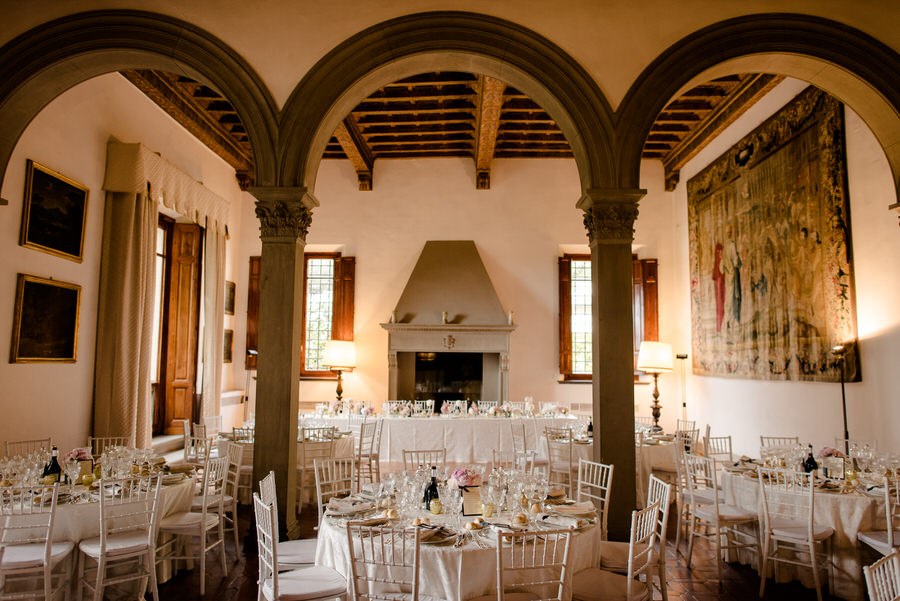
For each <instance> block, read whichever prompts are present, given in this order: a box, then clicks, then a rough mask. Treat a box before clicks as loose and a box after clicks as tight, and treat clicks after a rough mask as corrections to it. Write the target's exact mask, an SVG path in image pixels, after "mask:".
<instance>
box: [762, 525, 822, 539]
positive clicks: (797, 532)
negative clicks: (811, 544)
mask: <svg viewBox="0 0 900 601" xmlns="http://www.w3.org/2000/svg"><path fill="white" fill-rule="evenodd" d="M808 534H809V529H808V527H807V525H806V522H802V521H798V522H797V523H795V524H784V525H780V526H776V527H774V528H772V536H774V537H775V538H779V539H784V540H790V541H805V540H807V538H806V537H807V535H808ZM833 534H834V528H830V527H828V526H819V525H818V524H813V540H815V541H822V540H825V539H826V538H828V537H829V536H831V535H833Z"/></svg>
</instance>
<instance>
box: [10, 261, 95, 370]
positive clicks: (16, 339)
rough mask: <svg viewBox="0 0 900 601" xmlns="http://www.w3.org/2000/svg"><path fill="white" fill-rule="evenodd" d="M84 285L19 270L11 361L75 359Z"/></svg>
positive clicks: (54, 361) (45, 361)
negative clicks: (82, 286) (82, 287)
mask: <svg viewBox="0 0 900 601" xmlns="http://www.w3.org/2000/svg"><path fill="white" fill-rule="evenodd" d="M80 308H81V286H79V285H78V284H70V283H68V282H59V281H56V280H51V279H47V278H41V277H37V276H34V275H26V274H24V273H20V274H18V279H17V282H16V307H15V312H14V313H13V331H12V344H11V345H10V351H9V362H10V363H42V362H43V363H75V361H76V359H77V356H78V316H79V310H80Z"/></svg>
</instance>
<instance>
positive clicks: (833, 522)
mask: <svg viewBox="0 0 900 601" xmlns="http://www.w3.org/2000/svg"><path fill="white" fill-rule="evenodd" d="M720 473H721V474H722V476H721V480H722V487H723V489H724V491H725V501H726V502H727V503H730V504H734V505H737V506H739V507H742V508H744V509H748V510H752V511H757V510H759V509H760V498H759V495H760V491H759V482H758V481H757V480H756V479H753V478H749V477H746V476H744V475H742V474H734V473H730V472H720ZM883 505H884V504H883V503H881V502H879V499H878V498H876V497H871V496H868V495H864V494H846V495H842V494H840V493H836V492H822V493H820V492H819V491H816V495H815V520H816V524H819V525H821V526H830V527H831V528H834V536H833V538H832V550H833V554H834V570H833V574H834V590H833V591H832V594H834V595H836V596H838V597H841V598H843V599H851V600H853V601H857V600H860V601H861V600H862V598H863V591H864V589H865V586H864V584H863V574H862V565H863V564H862V559H861V555H860V547H859V545H858V544H857V542H856V535H857V533H858V532H859V531H861V530H873V529H875V528H876V525H880V527H882V528H883V527H884V519H883V516H884V506H883ZM798 517H801V516H798ZM879 517H880V518H881V519H879ZM740 559H741V561H743V562H745V563H750V562H749V561H748V559H750V558H748V557H744V556H742V557H741V558H740ZM755 561H756V560H755V558H753V562H755ZM778 578H779V581H788V580H797V579H799V580H800V581H801V582H802V583H803V584H804V585H805V586H807V587H812V586H813V581H812V570H810V569H809V568H796V569H794V566H790V565H785V564H780V565H779V567H778Z"/></svg>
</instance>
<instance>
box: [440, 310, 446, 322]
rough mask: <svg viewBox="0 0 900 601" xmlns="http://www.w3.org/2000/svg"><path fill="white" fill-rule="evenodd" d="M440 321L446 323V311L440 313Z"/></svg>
mask: <svg viewBox="0 0 900 601" xmlns="http://www.w3.org/2000/svg"><path fill="white" fill-rule="evenodd" d="M441 323H447V312H446V311H444V312H443V313H441Z"/></svg>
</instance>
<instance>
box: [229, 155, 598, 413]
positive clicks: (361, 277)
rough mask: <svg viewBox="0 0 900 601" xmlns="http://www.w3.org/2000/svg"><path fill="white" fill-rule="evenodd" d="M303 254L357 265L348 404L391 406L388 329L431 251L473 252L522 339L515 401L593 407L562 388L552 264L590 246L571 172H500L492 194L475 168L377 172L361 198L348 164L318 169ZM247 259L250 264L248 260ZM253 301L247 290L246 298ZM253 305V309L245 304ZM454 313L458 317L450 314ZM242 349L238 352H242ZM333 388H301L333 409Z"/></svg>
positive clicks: (558, 165)
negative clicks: (429, 247)
mask: <svg viewBox="0 0 900 601" xmlns="http://www.w3.org/2000/svg"><path fill="white" fill-rule="evenodd" d="M315 194H316V197H317V198H318V199H319V201H320V202H321V207H319V208H317V209H316V210H315V211H314V213H313V220H312V226H311V227H310V230H309V235H308V238H307V243H308V246H307V250H308V251H310V250H333V249H334V248H335V247H339V249H340V250H341V252H342V253H343V254H345V255H353V256H356V261H357V265H356V306H355V320H354V321H355V323H354V328H355V340H356V343H357V363H358V365H359V367H358V368H357V369H356V370H354V371H353V372H351V373H348V374H346V375H345V376H344V397H345V398H354V399H357V400H361V399H366V400H372V401H375V402H376V403H380V402H381V401H383V400H385V399H386V397H387V392H388V390H387V388H388V365H387V332H385V331H384V330H383V329H382V328H381V326H380V325H379V324H380V323H383V322H386V321H388V319H389V318H390V314H391V310H392V309H393V308H394V306H395V305H396V303H397V301H398V300H399V298H400V293H401V292H402V290H403V287H404V286H405V285H406V281H407V279H408V278H409V274H410V273H411V272H412V269H413V266H414V265H415V263H416V260H417V259H418V257H419V253H420V252H421V250H422V247H423V245H424V244H425V242H426V241H427V240H474V241H475V244H476V246H477V247H478V251H479V253H480V254H481V258H482V260H483V261H484V264H485V267H486V268H487V271H488V274H489V275H490V277H491V280H492V281H493V283H494V287H495V288H496V290H497V293H498V296H499V297H500V302H501V303H502V304H503V307H504V309H505V310H507V311H514V312H515V321H516V323H517V324H518V328H517V329H516V330H515V332H513V333H512V336H511V339H510V345H511V349H510V398H511V399H514V400H515V399H519V400H521V399H522V398H523V397H524V396H526V395H531V396H534V397H535V399H538V400H545V401H555V402H563V403H571V402H583V403H589V402H590V386H589V385H584V384H560V383H559V382H558V380H559V371H558V363H559V359H558V357H559V354H558V353H559V351H558V349H559V346H558V325H557V319H558V317H557V316H558V304H559V299H558V287H557V274H558V267H557V257H559V256H560V250H559V247H560V245H561V244H570V245H577V244H582V245H586V242H587V239H586V234H585V230H584V226H583V224H582V217H581V212H580V211H578V210H577V209H576V208H575V202H576V200H577V199H578V197H579V184H578V174H577V171H576V168H575V164H574V161H572V160H567V159H560V160H497V161H495V163H494V169H493V171H492V176H491V189H490V190H480V191H479V190H476V189H475V174H474V166H473V163H472V160H471V159H427V160H393V161H392V160H382V161H377V162H376V164H375V170H374V190H373V191H371V192H359V191H358V189H357V181H356V173H355V171H354V170H353V169H352V167H351V166H350V164H349V162H346V161H323V162H322V164H321V167H320V171H319V176H318V183H317V187H316V191H315ZM255 222H256V219H255V216H254V214H253V205H252V203H251V202H247V203H245V204H244V205H243V223H244V225H243V230H242V232H243V233H242V240H243V241H242V242H241V247H242V249H241V251H240V252H241V258H240V259H239V261H238V264H239V265H242V269H244V270H245V271H246V262H245V259H244V257H245V256H250V255H253V254H258V253H259V252H260V243H259V239H258V231H257V230H256V229H255V227H250V226H249V225H248V224H249V223H254V224H255ZM245 253H246V254H245ZM244 290H246V287H244ZM242 302H244V303H246V299H243V301H242ZM447 310H448V311H449V312H450V313H453V308H452V307H447ZM242 343H243V341H242ZM334 389H335V382H334V381H325V382H316V381H309V380H304V381H302V382H301V383H300V395H301V401H302V402H320V401H326V400H328V399H331V398H333V397H334V394H335V391H334Z"/></svg>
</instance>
